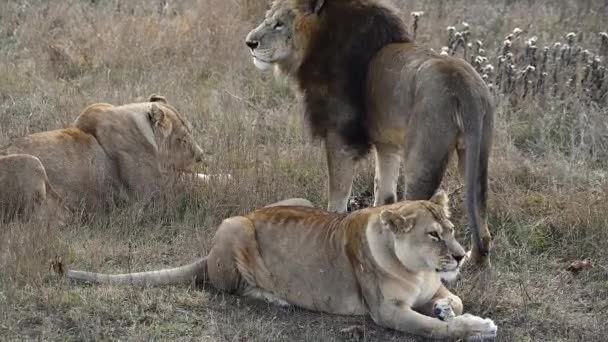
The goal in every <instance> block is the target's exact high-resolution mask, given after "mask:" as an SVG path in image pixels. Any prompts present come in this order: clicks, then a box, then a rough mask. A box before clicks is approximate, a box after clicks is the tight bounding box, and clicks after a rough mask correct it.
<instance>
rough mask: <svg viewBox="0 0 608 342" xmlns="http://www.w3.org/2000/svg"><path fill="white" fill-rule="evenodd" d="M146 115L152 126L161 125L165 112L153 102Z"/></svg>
mask: <svg viewBox="0 0 608 342" xmlns="http://www.w3.org/2000/svg"><path fill="white" fill-rule="evenodd" d="M148 117H149V118H150V122H151V123H152V125H153V126H158V125H161V126H162V124H163V121H165V112H163V110H162V109H160V108H159V107H158V106H157V105H155V104H154V103H153V104H152V106H150V111H149V112H148Z"/></svg>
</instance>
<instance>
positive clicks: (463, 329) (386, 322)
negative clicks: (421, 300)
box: [371, 301, 497, 341]
mask: <svg viewBox="0 0 608 342" xmlns="http://www.w3.org/2000/svg"><path fill="white" fill-rule="evenodd" d="M371 316H372V319H373V320H374V321H375V322H376V323H377V324H379V325H382V326H384V327H387V328H392V329H395V330H400V331H403V332H406V333H410V334H415V335H419V336H424V337H429V338H465V339H466V340H467V341H474V340H483V339H488V338H494V337H496V332H497V327H496V324H494V322H493V321H492V320H490V319H487V318H485V319H484V318H481V317H477V316H473V315H470V314H464V315H460V316H456V317H454V318H453V319H451V320H448V321H441V320H439V319H437V318H433V317H429V316H425V315H423V314H420V313H418V312H416V311H414V310H412V309H411V308H407V307H403V306H399V305H397V304H395V302H394V301H389V302H385V303H383V304H381V307H380V308H379V309H377V310H376V311H375V312H373V313H371Z"/></svg>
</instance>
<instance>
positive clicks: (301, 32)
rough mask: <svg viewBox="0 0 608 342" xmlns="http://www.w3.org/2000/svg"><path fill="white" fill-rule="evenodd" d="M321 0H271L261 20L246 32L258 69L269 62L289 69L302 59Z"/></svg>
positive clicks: (316, 18)
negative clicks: (270, 4)
mask: <svg viewBox="0 0 608 342" xmlns="http://www.w3.org/2000/svg"><path fill="white" fill-rule="evenodd" d="M324 5H325V0H275V1H273V3H272V6H271V7H270V10H269V11H268V12H267V13H266V16H265V17H264V20H263V21H262V23H261V24H260V25H259V26H258V27H256V28H255V29H253V30H252V31H251V32H249V34H248V35H247V38H246V39H245V43H246V44H247V46H248V47H249V49H250V51H251V55H252V57H253V63H254V64H255V66H256V67H257V68H259V69H261V70H267V69H269V68H271V67H272V66H273V65H278V66H279V67H281V69H287V70H290V69H293V68H295V67H297V66H298V65H299V64H300V63H301V60H302V59H303V57H304V56H303V54H304V51H305V49H306V47H307V46H308V44H309V41H310V39H311V37H312V36H313V31H314V30H316V29H317V28H318V20H319V14H320V13H321V11H322V10H323V6H324Z"/></svg>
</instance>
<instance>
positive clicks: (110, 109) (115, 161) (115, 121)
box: [0, 95, 203, 211]
mask: <svg viewBox="0 0 608 342" xmlns="http://www.w3.org/2000/svg"><path fill="white" fill-rule="evenodd" d="M0 154H2V155H9V156H10V155H13V154H20V155H30V156H35V157H36V158H37V159H38V161H39V162H40V163H41V164H40V163H39V164H37V165H35V166H33V164H32V161H30V163H29V164H27V163H21V164H19V165H22V166H19V165H17V164H11V165H10V166H7V165H6V164H7V163H4V166H2V167H0V174H2V175H4V176H0V177H3V178H2V179H4V181H5V182H14V184H15V186H18V187H20V189H21V190H20V191H21V192H22V193H23V195H22V197H23V199H24V200H26V201H31V200H30V199H33V198H35V201H34V202H35V203H37V204H42V203H44V202H45V200H46V199H45V197H48V194H49V193H51V191H50V186H51V185H52V187H53V188H54V191H53V192H55V191H56V193H57V196H58V197H59V198H61V199H63V200H64V201H65V204H66V205H67V206H69V207H71V208H80V207H81V206H82V205H84V207H85V209H88V210H91V209H94V208H97V207H98V206H105V205H108V204H110V203H112V202H113V201H114V200H117V199H120V200H132V199H136V198H141V197H143V196H148V195H149V194H150V193H151V192H152V191H154V190H155V189H157V187H158V185H160V184H161V183H162V182H164V181H166V179H167V174H168V173H173V172H175V171H178V172H183V171H185V170H187V169H188V168H190V167H191V165H192V164H193V163H195V162H198V161H200V160H201V159H202V156H203V151H202V149H201V148H200V147H199V145H198V144H197V143H196V142H195V141H194V138H193V136H192V129H191V125H190V123H189V122H188V121H187V120H186V118H185V117H184V116H183V115H181V114H180V113H179V112H178V111H177V110H176V109H175V108H174V107H172V106H171V105H169V104H168V103H167V101H166V100H165V98H163V97H161V96H157V95H153V96H151V97H150V99H149V101H148V102H143V103H132V104H126V105H122V106H113V105H110V104H94V105H91V106H89V107H87V108H86V109H85V110H84V111H83V112H82V113H81V114H80V115H79V116H78V118H77V119H76V121H75V122H74V124H73V127H68V128H63V129H58V130H54V131H48V132H42V133H35V134H31V135H28V136H26V137H23V138H20V139H17V140H16V141H15V142H14V143H12V144H11V145H10V146H8V147H6V148H4V149H3V150H2V151H0ZM15 158H16V157H13V159H15ZM26 164H27V165H26ZM21 167H23V168H24V169H23V170H20V168H21ZM41 167H42V168H41ZM7 175H11V176H10V177H9V178H7ZM42 184H44V187H45V191H43V189H42ZM0 196H2V197H3V199H2V202H3V203H4V202H5V201H10V195H9V194H8V193H6V192H4V191H3V192H2V194H1V195H0ZM0 209H4V210H6V211H8V210H12V211H15V210H18V209H19V208H14V207H13V208H8V207H6V206H5V207H4V208H0Z"/></svg>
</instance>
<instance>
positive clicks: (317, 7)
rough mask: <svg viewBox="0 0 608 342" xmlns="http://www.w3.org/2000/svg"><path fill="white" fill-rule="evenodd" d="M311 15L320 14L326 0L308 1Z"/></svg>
mask: <svg viewBox="0 0 608 342" xmlns="http://www.w3.org/2000/svg"><path fill="white" fill-rule="evenodd" d="M306 1H307V2H308V10H309V11H310V13H311V14H319V13H321V10H322V9H323V5H325V0H306Z"/></svg>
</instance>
